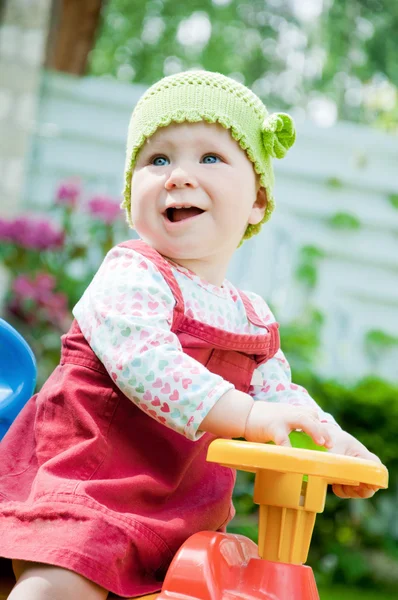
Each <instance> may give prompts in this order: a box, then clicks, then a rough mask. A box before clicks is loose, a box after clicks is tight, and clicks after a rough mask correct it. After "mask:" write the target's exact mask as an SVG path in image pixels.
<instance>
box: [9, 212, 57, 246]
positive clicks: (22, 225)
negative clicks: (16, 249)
mask: <svg viewBox="0 0 398 600" xmlns="http://www.w3.org/2000/svg"><path fill="white" fill-rule="evenodd" d="M64 237H65V236H64V232H63V231H61V230H60V229H57V228H56V227H55V225H53V223H51V221H48V220H47V219H43V218H31V217H17V218H16V219H14V220H13V221H8V222H6V221H2V222H1V224H0V239H3V240H4V241H8V242H12V243H14V244H17V245H18V246H22V247H23V248H28V249H32V250H53V249H56V248H60V247H62V246H63V244H64Z"/></svg>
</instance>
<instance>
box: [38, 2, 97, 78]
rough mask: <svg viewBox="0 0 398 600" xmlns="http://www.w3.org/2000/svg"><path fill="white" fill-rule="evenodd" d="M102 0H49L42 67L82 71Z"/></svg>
mask: <svg viewBox="0 0 398 600" xmlns="http://www.w3.org/2000/svg"><path fill="white" fill-rule="evenodd" d="M105 1H106V0H84V1H82V0H53V5H52V11H51V24H50V32H49V36H48V42H47V51H46V61H45V67H46V68H48V69H54V70H56V71H63V72H65V73H73V74H74V75H84V73H85V71H86V67H87V59H88V54H89V52H90V50H91V49H92V47H93V45H94V41H95V37H96V33H97V29H98V25H99V22H100V16H101V9H102V7H103V5H104V4H105Z"/></svg>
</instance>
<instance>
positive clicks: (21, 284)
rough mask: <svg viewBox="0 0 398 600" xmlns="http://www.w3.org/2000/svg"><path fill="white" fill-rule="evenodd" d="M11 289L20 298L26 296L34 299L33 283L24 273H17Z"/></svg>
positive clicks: (34, 289)
mask: <svg viewBox="0 0 398 600" xmlns="http://www.w3.org/2000/svg"><path fill="white" fill-rule="evenodd" d="M11 289H12V291H13V292H14V294H15V295H16V296H17V297H18V298H20V299H22V298H28V299H33V300H34V299H35V298H36V288H35V285H34V283H33V281H32V280H31V279H29V277H27V276H26V275H18V277H16V278H15V279H14V281H13V282H12V284H11Z"/></svg>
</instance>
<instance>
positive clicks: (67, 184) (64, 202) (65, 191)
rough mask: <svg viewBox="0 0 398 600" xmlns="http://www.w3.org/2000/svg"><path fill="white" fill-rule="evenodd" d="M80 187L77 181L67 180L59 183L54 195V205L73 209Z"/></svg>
mask: <svg viewBox="0 0 398 600" xmlns="http://www.w3.org/2000/svg"><path fill="white" fill-rule="evenodd" d="M81 190H82V185H81V182H80V180H79V179H68V180H67V181H63V182H61V183H60V185H59V187H58V189H57V191H56V194H55V203H56V204H60V205H61V206H68V207H70V208H74V207H75V206H76V205H77V203H78V200H79V197H80V194H81Z"/></svg>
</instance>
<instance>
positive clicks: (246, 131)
mask: <svg viewBox="0 0 398 600" xmlns="http://www.w3.org/2000/svg"><path fill="white" fill-rule="evenodd" d="M184 121H188V122H189V123H197V122H198V121H207V122H208V123H220V125H222V126H223V127H225V129H229V130H230V132H231V135H232V137H233V138H234V139H235V140H236V141H237V142H238V143H239V145H240V146H241V148H243V150H245V151H246V154H247V156H248V158H249V160H251V162H252V163H253V166H254V170H255V171H256V173H257V174H258V175H259V178H260V183H261V185H262V186H263V187H264V188H265V189H266V191H267V198H268V204H267V209H266V212H265V215H264V218H263V220H262V221H261V223H259V224H257V225H248V227H247V229H246V232H245V235H244V237H243V239H248V238H250V237H251V236H252V235H254V234H255V233H258V231H259V230H260V227H261V225H262V223H264V222H265V221H267V220H268V219H269V217H270V216H271V213H272V211H273V209H274V197H273V187H274V172H273V168H272V162H271V159H272V158H274V157H275V158H283V157H284V156H285V154H286V152H287V150H288V149H289V148H290V147H291V146H292V145H293V143H294V140H295V137H296V132H295V128H294V123H293V120H292V118H291V117H290V116H289V115H287V114H285V113H273V114H271V115H269V114H268V111H267V109H266V107H265V106H264V104H263V103H262V102H261V100H260V99H259V98H258V97H257V96H256V95H255V94H254V93H253V92H252V91H251V90H249V88H247V87H245V86H244V85H242V84H241V83H238V82H237V81H235V80H234V79H231V78H230V77H226V76H225V75H221V74H220V73H212V72H210V71H186V72H184V73H178V74H177V75H171V76H170V77H164V78H163V79H161V80H160V81H158V82H157V83H155V84H154V85H153V86H152V87H150V88H149V89H148V90H147V91H146V92H145V94H144V95H143V96H142V98H141V99H140V100H139V102H138V103H137V105H136V107H135V109H134V111H133V114H132V116H131V121H130V125H129V130H128V138H127V153H126V167H125V188H124V200H123V202H122V205H121V207H122V208H125V209H126V213H127V221H128V223H129V225H130V226H131V227H132V226H133V223H132V221H131V215H130V207H131V176H132V172H133V170H134V165H135V161H136V157H137V154H138V152H139V150H140V148H141V147H142V145H143V144H144V142H145V140H146V139H148V138H149V137H151V136H152V135H153V134H154V133H155V132H156V131H157V129H158V128H159V127H167V125H170V123H182V122H184Z"/></svg>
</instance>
